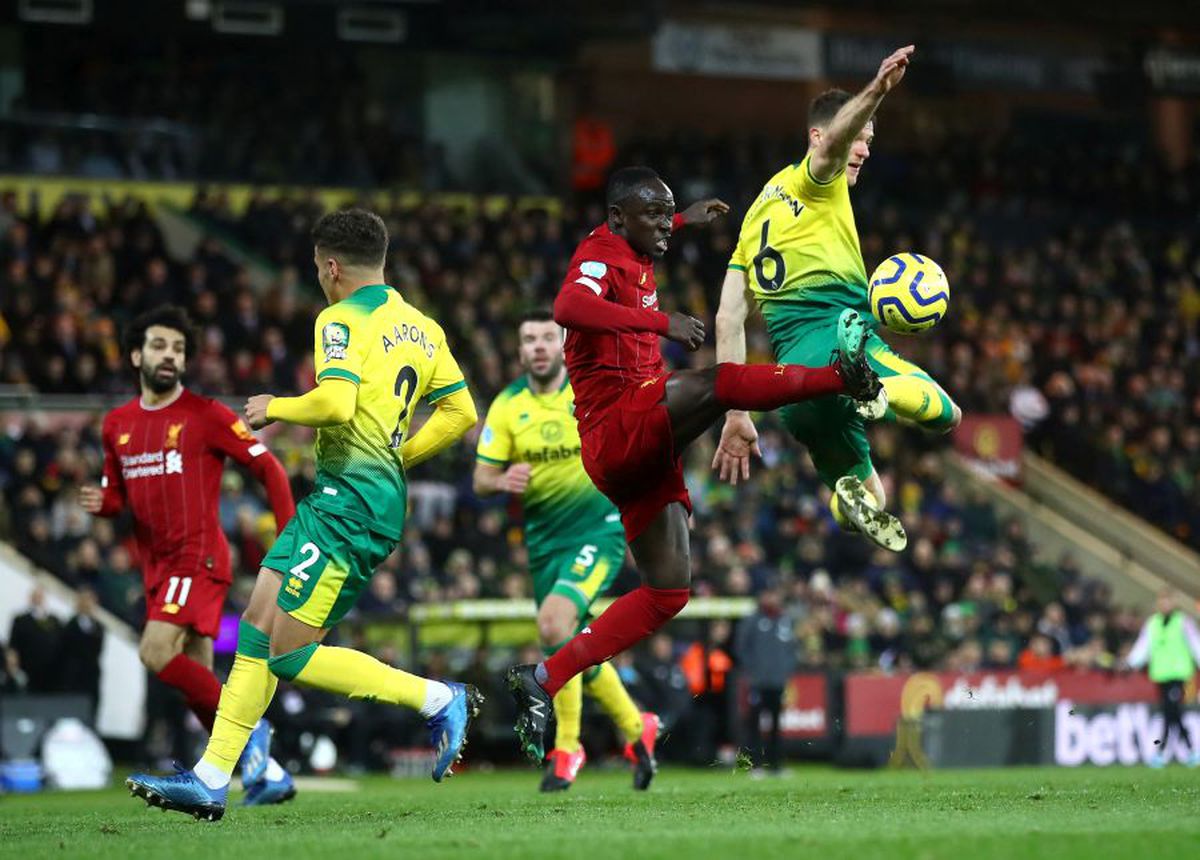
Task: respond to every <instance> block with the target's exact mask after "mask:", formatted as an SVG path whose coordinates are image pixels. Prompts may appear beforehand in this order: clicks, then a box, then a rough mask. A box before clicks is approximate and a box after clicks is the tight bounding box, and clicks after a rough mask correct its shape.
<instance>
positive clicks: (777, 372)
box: [714, 362, 845, 412]
mask: <svg viewBox="0 0 1200 860" xmlns="http://www.w3.org/2000/svg"><path fill="white" fill-rule="evenodd" d="M844 389H845V387H844V386H843V385H842V378H841V376H839V375H838V372H837V370H836V369H835V368H834V367H833V366H832V365H830V366H829V367H805V366H804V365H802V364H730V363H728V362H725V363H722V364H718V365H717V384H716V386H715V388H714V390H715V392H716V395H717V402H718V403H720V404H721V405H722V406H724V407H725V408H726V409H746V410H753V411H756V412H766V411H769V410H771V409H778V408H779V407H780V406H786V405H787V404H789V403H799V402H800V401H801V400H809V399H811V398H813V397H821V396H822V395H825V394H841V393H842V391H843V390H844Z"/></svg>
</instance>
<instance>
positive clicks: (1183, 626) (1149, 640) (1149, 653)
mask: <svg viewBox="0 0 1200 860" xmlns="http://www.w3.org/2000/svg"><path fill="white" fill-rule="evenodd" d="M1156 608H1157V609H1158V611H1157V612H1155V613H1154V614H1153V615H1151V616H1150V617H1149V618H1148V619H1147V620H1146V623H1145V624H1143V625H1142V631H1141V633H1139V634H1138V638H1137V641H1136V642H1134V643H1133V648H1132V649H1131V650H1130V652H1129V657H1128V658H1127V660H1126V662H1127V663H1128V664H1129V666H1130V668H1132V669H1140V668H1142V667H1143V666H1146V665H1147V664H1149V670H1148V674H1149V675H1150V680H1151V681H1153V682H1154V683H1155V684H1157V685H1158V691H1159V695H1160V696H1161V697H1162V714H1163V736H1162V741H1161V742H1160V744H1159V747H1158V752H1157V753H1156V754H1155V756H1154V758H1153V759H1152V760H1151V764H1152V765H1154V766H1155V767H1162V766H1163V765H1165V764H1166V763H1167V760H1168V759H1169V752H1168V750H1167V742H1168V740H1169V739H1170V736H1171V729H1172V728H1174V729H1175V730H1176V732H1178V734H1179V737H1180V739H1181V740H1182V741H1183V743H1185V744H1186V745H1187V748H1188V750H1189V752H1190V759H1189V764H1191V765H1192V766H1193V767H1196V766H1200V749H1198V748H1197V746H1196V742H1195V739H1193V738H1192V737H1191V736H1190V734H1189V732H1188V730H1187V727H1186V726H1184V724H1183V705H1184V696H1185V686H1186V685H1187V684H1188V682H1189V681H1191V680H1192V678H1193V677H1194V676H1195V674H1196V666H1197V665H1198V664H1200V630H1197V628H1196V622H1195V621H1193V620H1192V618H1191V617H1189V616H1187V615H1184V614H1183V612H1182V611H1180V610H1179V608H1178V607H1177V606H1176V605H1175V598H1174V596H1173V595H1172V594H1171V592H1169V591H1162V592H1160V593H1159V595H1158V600H1157V602H1156Z"/></svg>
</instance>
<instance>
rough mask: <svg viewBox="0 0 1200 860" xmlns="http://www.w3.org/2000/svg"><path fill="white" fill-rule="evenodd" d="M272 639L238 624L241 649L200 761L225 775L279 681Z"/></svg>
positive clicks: (235, 762) (232, 766) (227, 773)
mask: <svg viewBox="0 0 1200 860" xmlns="http://www.w3.org/2000/svg"><path fill="white" fill-rule="evenodd" d="M270 655H271V640H270V637H268V636H267V634H266V633H263V632H262V631H261V630H259V629H258V628H257V627H254V626H253V625H251V624H249V623H248V622H246V621H243V622H241V623H240V624H239V625H238V644H237V653H236V655H235V656H234V658H233V668H232V669H230V670H229V678H228V679H227V680H226V681H225V686H223V687H222V688H221V703H220V704H219V705H218V706H217V718H216V720H215V721H214V722H213V731H212V736H211V737H210V738H209V739H208V747H207V748H206V749H205V750H204V755H203V756H202V757H201V759H200V761H201V762H202V763H203V764H205V765H209V766H211V767H213V768H216V769H217V770H219V771H220V772H221V773H223V774H225V776H229V775H230V774H232V773H233V771H234V768H236V767H237V763H238V759H240V758H241V756H242V750H243V749H245V747H246V741H247V740H248V739H249V737H250V732H252V731H253V730H254V726H255V725H257V724H258V721H259V720H261V719H262V715H263V714H265V713H266V712H267V706H269V705H270V704H271V699H272V698H273V697H274V696H275V687H276V686H277V685H278V683H279V681H278V680H277V679H276V677H275V676H274V675H273V674H271V670H270V668H269V666H268V658H269V657H270Z"/></svg>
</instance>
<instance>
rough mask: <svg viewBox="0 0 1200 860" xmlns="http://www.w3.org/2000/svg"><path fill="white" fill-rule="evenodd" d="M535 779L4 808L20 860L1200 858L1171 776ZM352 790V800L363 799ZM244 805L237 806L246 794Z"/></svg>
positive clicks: (840, 774) (801, 772) (1196, 799)
mask: <svg viewBox="0 0 1200 860" xmlns="http://www.w3.org/2000/svg"><path fill="white" fill-rule="evenodd" d="M537 781H538V775H537V774H536V773H535V772H534V771H532V770H529V771H503V772H498V773H464V774H462V775H460V776H457V777H455V778H454V779H452V780H450V781H449V782H448V783H446V784H445V785H442V786H435V785H434V784H433V783H432V782H426V781H418V780H388V779H382V778H371V779H366V780H362V781H360V782H356V783H351V784H342V788H343V790H342V791H338V792H331V791H321V790H317V789H316V788H315V787H313V788H306V789H305V790H303V791H302V794H301V795H300V797H299V798H297V800H296V801H295V802H293V803H290V804H287V805H286V806H282V807H272V808H260V809H241V808H239V807H236V806H235V807H231V808H230V810H229V811H228V813H227V814H226V817H225V819H224V820H223V821H221V822H219V823H216V824H208V823H201V822H197V821H194V820H192V819H190V818H184V817H183V816H181V815H178V814H167V813H162V812H159V811H158V810H152V809H148V808H146V807H145V806H144V804H143V803H142V802H141V801H140V800H135V799H133V798H131V797H129V795H128V794H127V793H126V792H125V791H124V790H117V789H110V790H107V791H102V792H89V793H80V794H61V793H59V794H43V795H35V796H18V797H14V796H9V797H5V798H0V845H2V846H3V851H0V854H3V855H4V856H6V857H21V858H34V857H56V858H66V857H89V858H139V860H147V858H158V857H169V858H171V860H185V858H203V860H212V858H215V857H247V856H260V857H274V858H287V860H303V858H324V860H328V858H335V860H361V858H366V857H383V856H390V857H414V858H420V860H434V858H450V857H472V858H489V860H490V858H514V860H515V858H523V859H524V858H536V860H552V858H589V857H596V858H621V860H625V858H642V857H646V858H651V857H653V858H665V860H676V858H687V860H694V858H699V857H723V858H738V859H739V860H751V858H764V857H789V858H790V857H813V858H819V860H833V858H841V857H846V858H854V860H867V858H908V857H913V858H942V857H945V858H955V860H984V858H993V857H1018V858H1021V860H1032V858H1040V857H1045V858H1054V860H1069V858H1096V857H1154V858H1168V857H1190V858H1194V857H1196V856H1200V815H1197V810H1200V771H1195V770H1184V769H1182V768H1169V769H1167V770H1163V771H1151V770H1146V769H1117V768H1113V769H1108V770H1100V769H1094V770H1083V769H1080V770H1061V769H1054V770H1051V769H1020V770H1016V769H1014V770H996V771H944V772H934V773H915V772H902V773H898V772H863V771H857V772H856V771H835V770H830V769H826V768H799V769H797V770H795V771H793V773H792V775H791V778H787V779H769V780H764V781H760V782H756V781H752V780H751V779H750V778H749V777H748V775H747V774H746V773H741V772H730V771H728V770H717V769H712V770H708V771H702V770H672V769H666V770H664V771H663V772H662V773H660V774H659V777H658V780H657V781H656V782H655V785H654V786H653V788H652V789H651V791H650V792H648V793H646V794H635V793H634V792H633V791H632V790H631V789H630V787H629V777H628V775H627V774H625V773H623V772H621V773H618V772H606V773H601V772H598V771H597V770H596V769H592V770H585V771H584V772H583V774H581V777H580V781H579V782H578V783H577V784H576V785H575V787H574V788H572V789H571V790H570V791H569V792H567V793H565V794H556V795H542V794H538V793H537V791H536V787H537ZM346 789H348V790H346ZM231 799H233V800H235V801H236V799H237V796H236V795H235V796H234V797H232V798H231Z"/></svg>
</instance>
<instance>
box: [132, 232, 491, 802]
mask: <svg viewBox="0 0 1200 860" xmlns="http://www.w3.org/2000/svg"><path fill="white" fill-rule="evenodd" d="M313 245H314V251H313V258H314V262H315V263H316V267H317V278H318V280H319V281H320V283H321V289H322V290H323V291H324V293H325V296H326V298H328V300H329V307H327V308H326V309H325V310H323V311H322V312H321V314H320V315H319V316H318V317H317V322H316V329H315V334H314V337H315V341H316V346H315V348H314V364H315V367H316V376H317V386H316V388H314V389H313V390H312V391H309V392H308V393H307V394H305V395H303V396H301V397H274V396H272V395H270V394H259V395H256V396H254V397H251V398H250V399H249V400H248V401H247V403H246V420H247V421H248V422H249V423H250V426H251V427H255V428H258V427H264V426H266V425H267V424H270V423H271V422H273V421H286V422H288V423H291V424H300V425H303V426H306V427H316V428H318V429H317V442H316V459H317V480H316V488H315V489H314V490H313V492H312V494H311V495H309V496H308V497H307V498H305V499H304V500H303V501H301V502H300V505H299V506H298V507H297V509H296V516H295V517H293V518H292V521H291V522H290V523H288V526H287V528H285V529H284V530H283V533H282V534H280V536H279V540H278V541H276V543H275V546H273V547H272V548H271V551H270V552H269V553H267V557H266V558H264V559H263V563H262V569H261V570H260V571H259V573H258V581H257V582H256V583H255V586H254V591H253V593H252V594H251V596H250V603H249V606H247V608H246V611H245V613H243V615H242V624H241V627H240V628H239V630H238V647H237V655H236V657H235V659H234V664H233V668H232V669H231V670H230V672H229V680H228V681H226V683H225V687H224V689H223V690H222V691H221V705H220V708H219V709H218V711H217V721H216V727H215V728H214V730H213V734H212V739H211V740H210V741H209V744H208V749H207V750H205V752H204V756H203V757H202V758H201V759H200V761H199V762H198V763H197V764H196V766H195V768H194V769H193V770H185V771H182V772H181V773H179V774H176V775H174V776H167V777H158V776H150V775H147V774H134V775H133V776H131V777H130V778H129V779H128V780H126V785H128V786H129V788H130V789H131V790H132V791H133V793H134V794H135V795H137V796H139V797H143V798H145V799H146V801H147V802H148V803H150V804H151V805H154V806H160V807H163V808H164V809H173V810H178V811H180V812H185V813H188V814H190V815H193V816H195V817H196V818H202V819H207V820H209V821H215V820H216V819H219V818H220V817H221V816H222V815H223V814H224V812H225V798H226V793H227V791H228V786H229V775H230V773H231V772H232V770H233V767H234V762H236V761H237V759H238V756H239V755H240V754H241V751H242V747H243V746H244V745H245V744H246V739H247V737H248V736H249V734H250V730H251V728H252V727H253V726H254V724H255V723H256V722H257V721H258V720H259V718H260V717H261V716H262V715H263V713H264V712H265V711H266V709H267V705H269V704H270V702H271V698H272V697H273V696H274V695H275V685H276V683H277V680H278V679H279V678H283V679H285V680H287V681H291V682H293V683H296V684H302V685H304V686H308V687H315V688H316V689H319V690H325V691H326V692H330V693H340V694H341V695H344V696H349V697H350V698H354V699H370V700H373V701H378V702H386V703H388V704H393V705H403V706H405V707H408V708H411V709H413V710H414V711H419V712H420V713H421V715H422V716H423V717H425V718H426V719H427V720H428V725H429V729H430V735H431V742H432V745H433V747H434V749H435V750H436V758H435V760H434V765H433V778H434V780H435V781H438V782H440V781H441V780H442V778H443V777H444V776H446V775H447V774H448V773H449V772H450V767H451V765H453V764H454V762H455V761H456V760H457V759H458V757H459V755H460V753H461V750H462V747H463V745H464V744H465V743H466V734H467V726H468V724H469V722H470V718H471V716H473V715H474V714H475V713H476V711H477V710H478V706H479V703H480V702H481V701H482V697H481V696H480V695H479V694H478V692H476V690H475V689H474V688H473V687H467V686H464V685H462V684H457V683H453V682H445V683H443V682H441V681H433V680H429V679H426V678H421V677H418V676H416V675H411V674H409V673H408V672H404V671H401V670H400V669H395V668H393V667H391V666H388V665H386V664H385V663H382V662H380V661H379V660H376V659H375V658H374V657H372V656H370V655H369V654H364V653H362V652H361V651H354V650H352V649H350V648H338V647H332V646H329V645H323V644H321V641H322V640H323V639H324V638H325V634H326V633H328V632H329V629H330V628H331V627H333V626H334V625H336V624H337V623H338V622H339V621H341V620H342V618H343V617H344V616H345V615H346V613H347V612H349V611H350V609H351V608H352V607H353V606H354V603H355V601H356V600H357V599H358V595H359V594H361V593H362V590H363V589H364V588H365V587H366V586H367V584H368V583H369V582H370V579H371V575H372V573H374V570H375V567H376V566H377V565H379V564H380V563H381V562H382V561H383V560H384V559H385V558H387V557H388V556H389V555H391V553H392V551H393V550H394V549H395V548H396V545H397V544H398V543H399V541H400V537H401V534H402V532H403V530H404V518H405V513H406V508H407V497H408V487H407V482H406V479H405V470H406V469H407V468H409V467H412V466H414V465H416V464H418V463H421V462H423V461H424V460H426V459H428V458H429V457H432V456H433V455H434V454H437V453H438V452H439V451H442V450H443V449H445V448H447V447H449V446H450V445H452V444H453V443H454V442H455V441H457V440H458V439H459V438H461V437H462V435H463V434H464V433H466V432H467V430H469V429H470V428H471V427H473V426H474V425H475V422H476V419H477V415H476V412H475V404H474V403H473V402H472V400H471V395H470V393H469V392H468V391H467V383H466V381H465V380H464V379H463V375H462V371H460V370H459V368H458V364H457V362H455V360H454V357H453V356H452V355H451V354H450V350H449V348H448V347H447V345H446V335H445V333H444V332H443V331H442V328H441V326H439V325H438V324H437V323H436V322H434V321H433V320H432V319H430V318H429V317H427V316H425V315H424V314H423V313H421V312H420V311H418V310H417V309H416V308H414V307H412V306H411V305H409V304H408V303H406V302H405V301H404V299H402V298H401V297H400V294H399V293H398V292H396V291H395V290H394V289H392V288H391V287H389V286H388V285H387V284H385V283H384V276H383V268H384V261H385V258H386V256H387V246H388V235H387V228H386V227H385V226H384V223H383V219H381V218H380V217H379V216H378V215H376V214H374V213H371V212H366V211H364V210H362V209H350V210H347V211H343V212H334V213H331V214H328V215H325V216H324V217H322V218H321V219H320V220H319V221H318V222H317V224H316V226H315V227H314V228H313ZM419 397H424V398H425V399H426V400H427V401H428V402H430V403H432V404H433V405H434V406H435V409H434V411H433V415H432V416H431V417H430V418H429V420H428V421H427V422H426V423H425V424H424V425H423V426H422V427H421V428H420V430H418V431H417V432H416V433H415V434H413V436H412V438H406V436H407V435H408V426H409V422H410V421H411V420H412V415H413V406H414V404H415V402H416V400H417V398H419Z"/></svg>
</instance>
